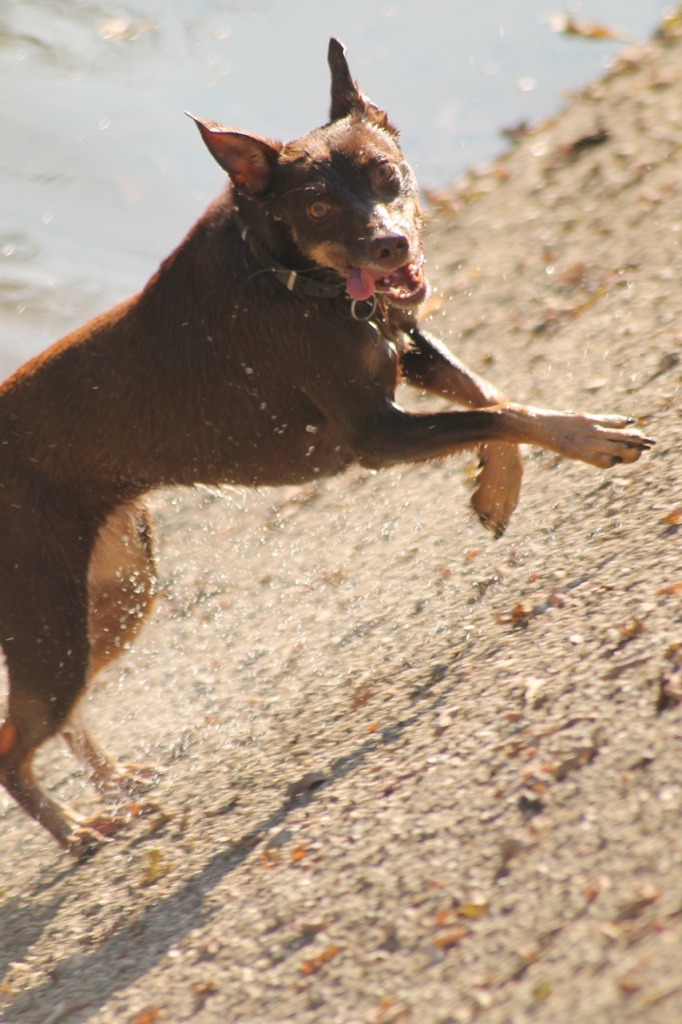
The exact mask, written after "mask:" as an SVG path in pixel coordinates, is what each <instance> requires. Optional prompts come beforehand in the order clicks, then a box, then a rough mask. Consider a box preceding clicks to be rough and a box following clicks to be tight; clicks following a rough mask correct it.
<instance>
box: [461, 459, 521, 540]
mask: <svg viewBox="0 0 682 1024" xmlns="http://www.w3.org/2000/svg"><path fill="white" fill-rule="evenodd" d="M479 459H480V470H479V474H478V478H477V483H478V486H477V487H476V490H475V491H474V493H473V494H472V496H471V504H472V506H473V508H474V511H475V512H476V514H477V515H478V517H479V519H480V520H481V522H482V523H483V525H484V526H485V527H486V528H487V529H489V530H492V532H493V533H494V534H495V536H496V537H501V536H502V534H503V533H504V531H505V530H506V529H507V525H508V524H509V520H510V519H511V515H512V512H513V511H514V509H515V508H516V506H517V504H518V500H519V494H520V493H521V480H522V477H523V460H522V458H521V452H520V451H519V447H518V445H515V444H504V443H502V442H498V441H488V442H486V443H485V444H482V445H481V446H480V448H479Z"/></svg>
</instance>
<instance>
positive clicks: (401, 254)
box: [371, 235, 409, 270]
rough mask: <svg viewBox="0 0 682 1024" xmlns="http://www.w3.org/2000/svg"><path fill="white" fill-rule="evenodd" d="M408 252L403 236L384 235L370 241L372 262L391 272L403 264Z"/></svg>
mask: <svg viewBox="0 0 682 1024" xmlns="http://www.w3.org/2000/svg"><path fill="white" fill-rule="evenodd" d="M408 250H409V245H408V243H407V239H406V238H405V236H404V235H384V236H383V238H375V239H373V241H372V245H371V257H372V262H373V263H378V264H379V265H380V266H386V267H388V268H389V269H391V270H392V269H393V268H394V267H399V266H401V265H402V264H403V263H404V262H405V260H406V259H407V253H408Z"/></svg>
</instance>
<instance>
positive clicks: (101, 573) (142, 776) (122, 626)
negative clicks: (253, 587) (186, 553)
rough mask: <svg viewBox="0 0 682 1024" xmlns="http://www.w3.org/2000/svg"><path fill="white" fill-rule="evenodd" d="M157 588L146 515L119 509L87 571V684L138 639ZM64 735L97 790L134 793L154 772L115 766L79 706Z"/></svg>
mask: <svg viewBox="0 0 682 1024" xmlns="http://www.w3.org/2000/svg"><path fill="white" fill-rule="evenodd" d="M155 584H156V567H155V564H154V554H153V550H152V542H151V524H150V522H149V516H148V513H147V510H146V508H145V507H144V505H142V504H139V503H137V502H128V503H126V504H124V505H120V506H119V507H118V508H117V509H115V510H114V511H113V512H112V513H111V514H110V516H109V517H108V519H107V520H106V522H105V523H104V524H103V525H102V527H101V528H100V530H99V532H98V534H97V538H96V540H95V544H94V547H93V550H92V554H91V556H90V564H89V566H88V636H89V641H90V669H89V676H90V679H92V678H93V677H94V676H95V675H96V674H97V673H98V672H99V671H100V670H101V669H103V668H104V666H105V665H107V664H108V663H109V662H110V661H113V660H114V659H115V658H117V657H118V656H119V655H120V654H121V652H122V651H123V650H124V649H125V648H127V647H128V646H129V645H130V642H131V641H132V640H133V639H134V637H135V636H136V635H137V633H138V632H139V630H140V629H141V627H142V625H143V624H144V622H145V619H146V617H147V616H148V614H149V612H150V610H151V608H152V605H153V602H154V589H155ZM63 734H64V738H65V739H66V741H67V743H68V744H69V746H70V747H71V749H72V751H73V752H74V754H75V755H76V756H77V757H78V758H79V759H80V760H81V761H83V762H84V763H85V764H86V765H87V767H88V768H89V769H90V772H91V778H92V781H93V783H94V784H95V785H96V786H97V788H98V789H100V790H104V791H108V790H111V789H123V790H126V791H128V792H137V791H140V790H143V789H145V788H146V786H147V785H148V783H149V780H150V778H151V777H152V776H154V775H155V774H157V773H158V771H157V770H156V769H153V768H149V767H146V766H142V765H134V764H121V763H119V762H117V761H115V760H114V759H113V758H112V757H111V756H110V755H109V754H107V752H106V751H105V750H103V749H102V747H100V745H99V744H98V743H97V741H96V740H95V739H94V738H93V736H92V735H91V733H90V731H89V730H88V728H87V726H86V725H85V722H84V719H83V714H82V711H81V708H80V707H76V708H74V710H73V712H72V713H71V715H70V716H69V720H68V722H67V724H66V725H65V727H64V729H63Z"/></svg>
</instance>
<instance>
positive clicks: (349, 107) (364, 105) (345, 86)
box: [327, 36, 398, 138]
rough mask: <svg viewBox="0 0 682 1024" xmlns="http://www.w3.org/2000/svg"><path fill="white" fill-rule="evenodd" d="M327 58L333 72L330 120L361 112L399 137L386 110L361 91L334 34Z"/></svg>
mask: <svg viewBox="0 0 682 1024" xmlns="http://www.w3.org/2000/svg"><path fill="white" fill-rule="evenodd" d="M327 60H328V61H329V70H330V71H331V73H332V104H331V109H330V111H329V120H330V121H339V120H340V119H341V118H342V117H347V116H348V115H349V114H353V113H356V114H360V115H361V116H362V117H364V118H366V119H367V120H368V121H371V122H372V123H373V124H375V125H376V126H377V127H378V128H384V129H385V130H386V131H388V132H390V133H391V135H394V136H396V138H397V136H398V129H397V128H394V126H393V125H392V124H391V122H390V121H389V119H388V115H387V114H386V112H385V111H384V110H381V109H380V108H379V107H377V106H376V104H374V103H372V101H371V100H370V99H368V98H367V96H365V95H364V94H363V93H361V92H360V90H359V89H358V83H357V82H354V81H353V79H352V78H351V73H350V68H349V67H348V61H347V60H346V51H345V49H344V47H343V45H342V44H341V43H340V42H339V41H338V39H334V37H333V36H332V38H331V39H330V40H329V51H328V53H327Z"/></svg>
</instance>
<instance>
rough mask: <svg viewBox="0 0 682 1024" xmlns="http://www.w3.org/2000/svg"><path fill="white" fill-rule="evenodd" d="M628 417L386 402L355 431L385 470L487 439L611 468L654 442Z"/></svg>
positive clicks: (362, 450) (362, 453) (364, 460)
mask: <svg viewBox="0 0 682 1024" xmlns="http://www.w3.org/2000/svg"><path fill="white" fill-rule="evenodd" d="M631 423H632V420H630V419H627V418H626V417H624V416H589V415H587V414H585V413H572V412H555V411H554V410H552V409H534V408H532V407H531V406H522V405H512V404H509V405H503V406H494V407H492V408H489V409H471V410H469V411H467V412H440V413H429V414H426V415H418V414H415V413H410V412H406V411H405V410H404V409H400V408H399V407H398V406H397V405H393V404H387V405H386V407H385V409H384V411H383V413H381V414H379V415H375V416H374V417H372V418H371V419H370V420H368V421H366V423H365V424H364V429H362V430H361V431H359V432H358V433H356V436H355V441H354V449H355V456H356V458H357V460H358V461H359V462H360V463H361V464H362V465H364V466H368V467H369V468H372V469H380V468H382V467H384V466H392V465H395V464H396V463H399V462H419V461H422V460H424V459H438V458H442V457H443V456H444V455H451V454H452V453H453V452H456V451H461V450H462V449H464V448H471V447H473V446H475V445H479V444H481V443H482V442H488V441H503V442H506V443H511V444H534V445H538V446H539V447H540V448H547V449H549V450H550V451H554V452H557V454H559V455H564V456H565V457H566V458H569V459H579V460H581V461H582V462H589V463H590V464H591V465H593V466H598V467H599V468H601V469H608V468H610V467H611V466H615V465H617V464H618V463H621V462H635V461H636V460H637V459H638V458H639V457H640V455H641V454H642V452H643V451H646V450H647V449H648V448H650V447H651V445H652V444H654V441H653V440H652V439H651V438H649V437H644V436H643V435H642V434H640V433H639V431H636V430H630V429H627V428H628V427H629V425H630V424H631Z"/></svg>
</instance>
